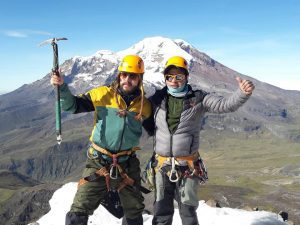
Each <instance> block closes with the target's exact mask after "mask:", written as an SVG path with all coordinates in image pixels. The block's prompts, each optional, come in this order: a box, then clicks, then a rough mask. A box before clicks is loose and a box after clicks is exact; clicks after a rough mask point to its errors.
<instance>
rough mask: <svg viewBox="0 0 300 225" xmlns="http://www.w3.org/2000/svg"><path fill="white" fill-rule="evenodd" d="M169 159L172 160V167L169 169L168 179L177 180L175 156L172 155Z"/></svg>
mask: <svg viewBox="0 0 300 225" xmlns="http://www.w3.org/2000/svg"><path fill="white" fill-rule="evenodd" d="M171 160H172V169H171V171H170V175H169V180H170V181H171V182H177V181H178V180H179V175H178V172H177V170H176V169H175V158H174V157H172V158H171Z"/></svg>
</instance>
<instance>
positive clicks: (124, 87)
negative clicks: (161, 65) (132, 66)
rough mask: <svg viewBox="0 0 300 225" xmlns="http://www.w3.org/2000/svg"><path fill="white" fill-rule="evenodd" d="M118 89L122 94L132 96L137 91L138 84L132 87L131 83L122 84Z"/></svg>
mask: <svg viewBox="0 0 300 225" xmlns="http://www.w3.org/2000/svg"><path fill="white" fill-rule="evenodd" d="M119 88H120V90H121V91H122V92H123V93H124V94H132V93H134V92H136V91H137V90H138V88H139V84H138V85H136V86H134V85H132V83H131V82H122V83H120V87H119Z"/></svg>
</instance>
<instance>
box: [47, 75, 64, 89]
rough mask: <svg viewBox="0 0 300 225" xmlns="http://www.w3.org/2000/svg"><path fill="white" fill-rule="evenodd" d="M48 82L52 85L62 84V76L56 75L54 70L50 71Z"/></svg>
mask: <svg viewBox="0 0 300 225" xmlns="http://www.w3.org/2000/svg"><path fill="white" fill-rule="evenodd" d="M50 83H51V84H52V85H58V86H60V85H62V84H63V83H64V78H63V77H62V76H58V75H57V74H56V73H55V72H53V73H52V76H51V80H50Z"/></svg>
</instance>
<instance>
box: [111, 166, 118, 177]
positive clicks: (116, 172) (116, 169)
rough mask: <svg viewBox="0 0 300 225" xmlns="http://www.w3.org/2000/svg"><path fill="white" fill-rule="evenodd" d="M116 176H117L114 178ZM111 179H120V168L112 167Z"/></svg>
mask: <svg viewBox="0 0 300 225" xmlns="http://www.w3.org/2000/svg"><path fill="white" fill-rule="evenodd" d="M114 168H115V173H114ZM114 174H115V176H114ZM109 177H110V178H111V179H113V180H116V179H118V167H116V166H111V167H110V170H109Z"/></svg>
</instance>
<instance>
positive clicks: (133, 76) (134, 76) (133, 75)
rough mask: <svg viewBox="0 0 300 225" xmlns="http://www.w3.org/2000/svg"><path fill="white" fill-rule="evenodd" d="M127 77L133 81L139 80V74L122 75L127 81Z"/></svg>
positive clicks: (122, 73) (123, 73)
mask: <svg viewBox="0 0 300 225" xmlns="http://www.w3.org/2000/svg"><path fill="white" fill-rule="evenodd" d="M127 77H128V78H129V79H131V80H136V79H138V78H139V74H137V73H125V72H121V73H120V78H122V79H126V78H127Z"/></svg>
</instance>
